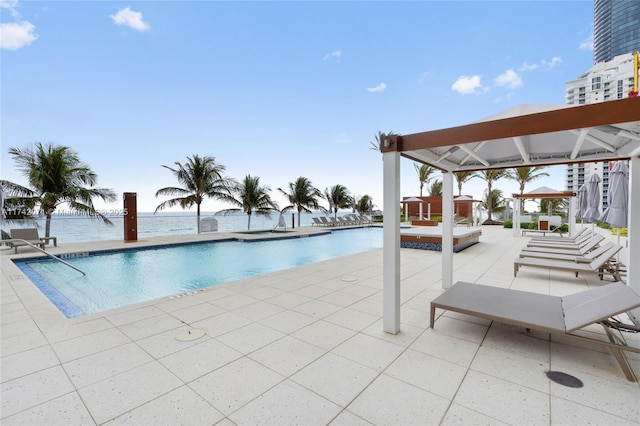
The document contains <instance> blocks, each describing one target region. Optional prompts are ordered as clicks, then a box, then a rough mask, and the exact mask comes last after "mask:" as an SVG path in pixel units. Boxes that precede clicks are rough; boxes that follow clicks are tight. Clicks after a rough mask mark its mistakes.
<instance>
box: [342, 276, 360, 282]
mask: <svg viewBox="0 0 640 426" xmlns="http://www.w3.org/2000/svg"><path fill="white" fill-rule="evenodd" d="M342 281H344V282H347V283H352V282H354V281H358V279H357V278H356V277H346V276H345V277H342Z"/></svg>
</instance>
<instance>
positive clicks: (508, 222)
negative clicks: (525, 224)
mask: <svg viewBox="0 0 640 426" xmlns="http://www.w3.org/2000/svg"><path fill="white" fill-rule="evenodd" d="M502 226H503V227H505V228H508V229H512V228H513V221H512V220H505V221H504V222H503V224H502Z"/></svg>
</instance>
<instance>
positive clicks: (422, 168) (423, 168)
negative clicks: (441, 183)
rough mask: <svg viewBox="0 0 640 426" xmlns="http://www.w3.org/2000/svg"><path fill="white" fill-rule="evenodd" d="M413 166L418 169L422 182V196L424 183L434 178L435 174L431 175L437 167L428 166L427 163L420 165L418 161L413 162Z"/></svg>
mask: <svg viewBox="0 0 640 426" xmlns="http://www.w3.org/2000/svg"><path fill="white" fill-rule="evenodd" d="M413 167H414V168H415V169H416V173H417V174H418V181H419V182H420V196H421V197H422V188H424V185H425V184H427V183H429V181H430V180H431V179H433V176H431V175H432V174H433V173H435V171H436V168H435V167H431V166H427V165H426V164H421V165H418V163H413Z"/></svg>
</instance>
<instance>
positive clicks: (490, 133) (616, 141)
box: [380, 98, 640, 171]
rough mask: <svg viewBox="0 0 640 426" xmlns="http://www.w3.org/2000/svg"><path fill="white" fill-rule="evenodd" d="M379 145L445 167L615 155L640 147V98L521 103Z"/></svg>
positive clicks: (628, 153)
mask: <svg viewBox="0 0 640 426" xmlns="http://www.w3.org/2000/svg"><path fill="white" fill-rule="evenodd" d="M380 149H381V151H382V152H383V153H384V152H389V151H398V152H400V153H401V155H402V156H404V157H407V158H410V159H412V160H414V161H417V162H420V163H425V164H430V165H432V166H434V167H437V168H439V169H441V170H445V171H466V170H484V169H498V168H509V167H525V166H526V167H528V166H542V165H552V164H569V163H575V162H580V163H584V162H593V161H605V160H610V161H615V160H619V159H625V158H629V157H631V156H632V155H637V154H638V153H640V98H627V99H621V100H615V101H607V102H601V103H597V104H589V105H581V106H568V105H537V104H524V105H518V106H515V107H513V108H510V109H508V110H505V111H503V112H500V113H498V114H495V115H492V116H490V117H487V118H485V119H484V120H481V121H478V122H475V123H471V124H468V125H465V126H458V127H450V128H446V129H440V130H432V131H427V132H422V133H414V134H408V135H390V136H387V137H386V138H385V140H384V141H382V142H381V147H380Z"/></svg>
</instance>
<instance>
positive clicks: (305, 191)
mask: <svg viewBox="0 0 640 426" xmlns="http://www.w3.org/2000/svg"><path fill="white" fill-rule="evenodd" d="M278 191H280V192H282V194H284V196H285V197H287V200H288V201H289V205H288V206H286V207H285V208H283V209H282V211H283V212H284V211H287V210H290V209H293V208H295V209H296V210H298V227H300V212H303V211H305V212H307V213H310V212H311V209H323V210H324V208H322V207H320V205H319V204H318V198H322V192H321V191H320V190H319V189H318V188H316V187H315V186H313V185H312V184H311V181H310V180H309V179H307V178H306V177H302V176H300V177H299V178H298V179H296V181H295V182H289V192H286V191H285V190H283V189H282V188H278Z"/></svg>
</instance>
